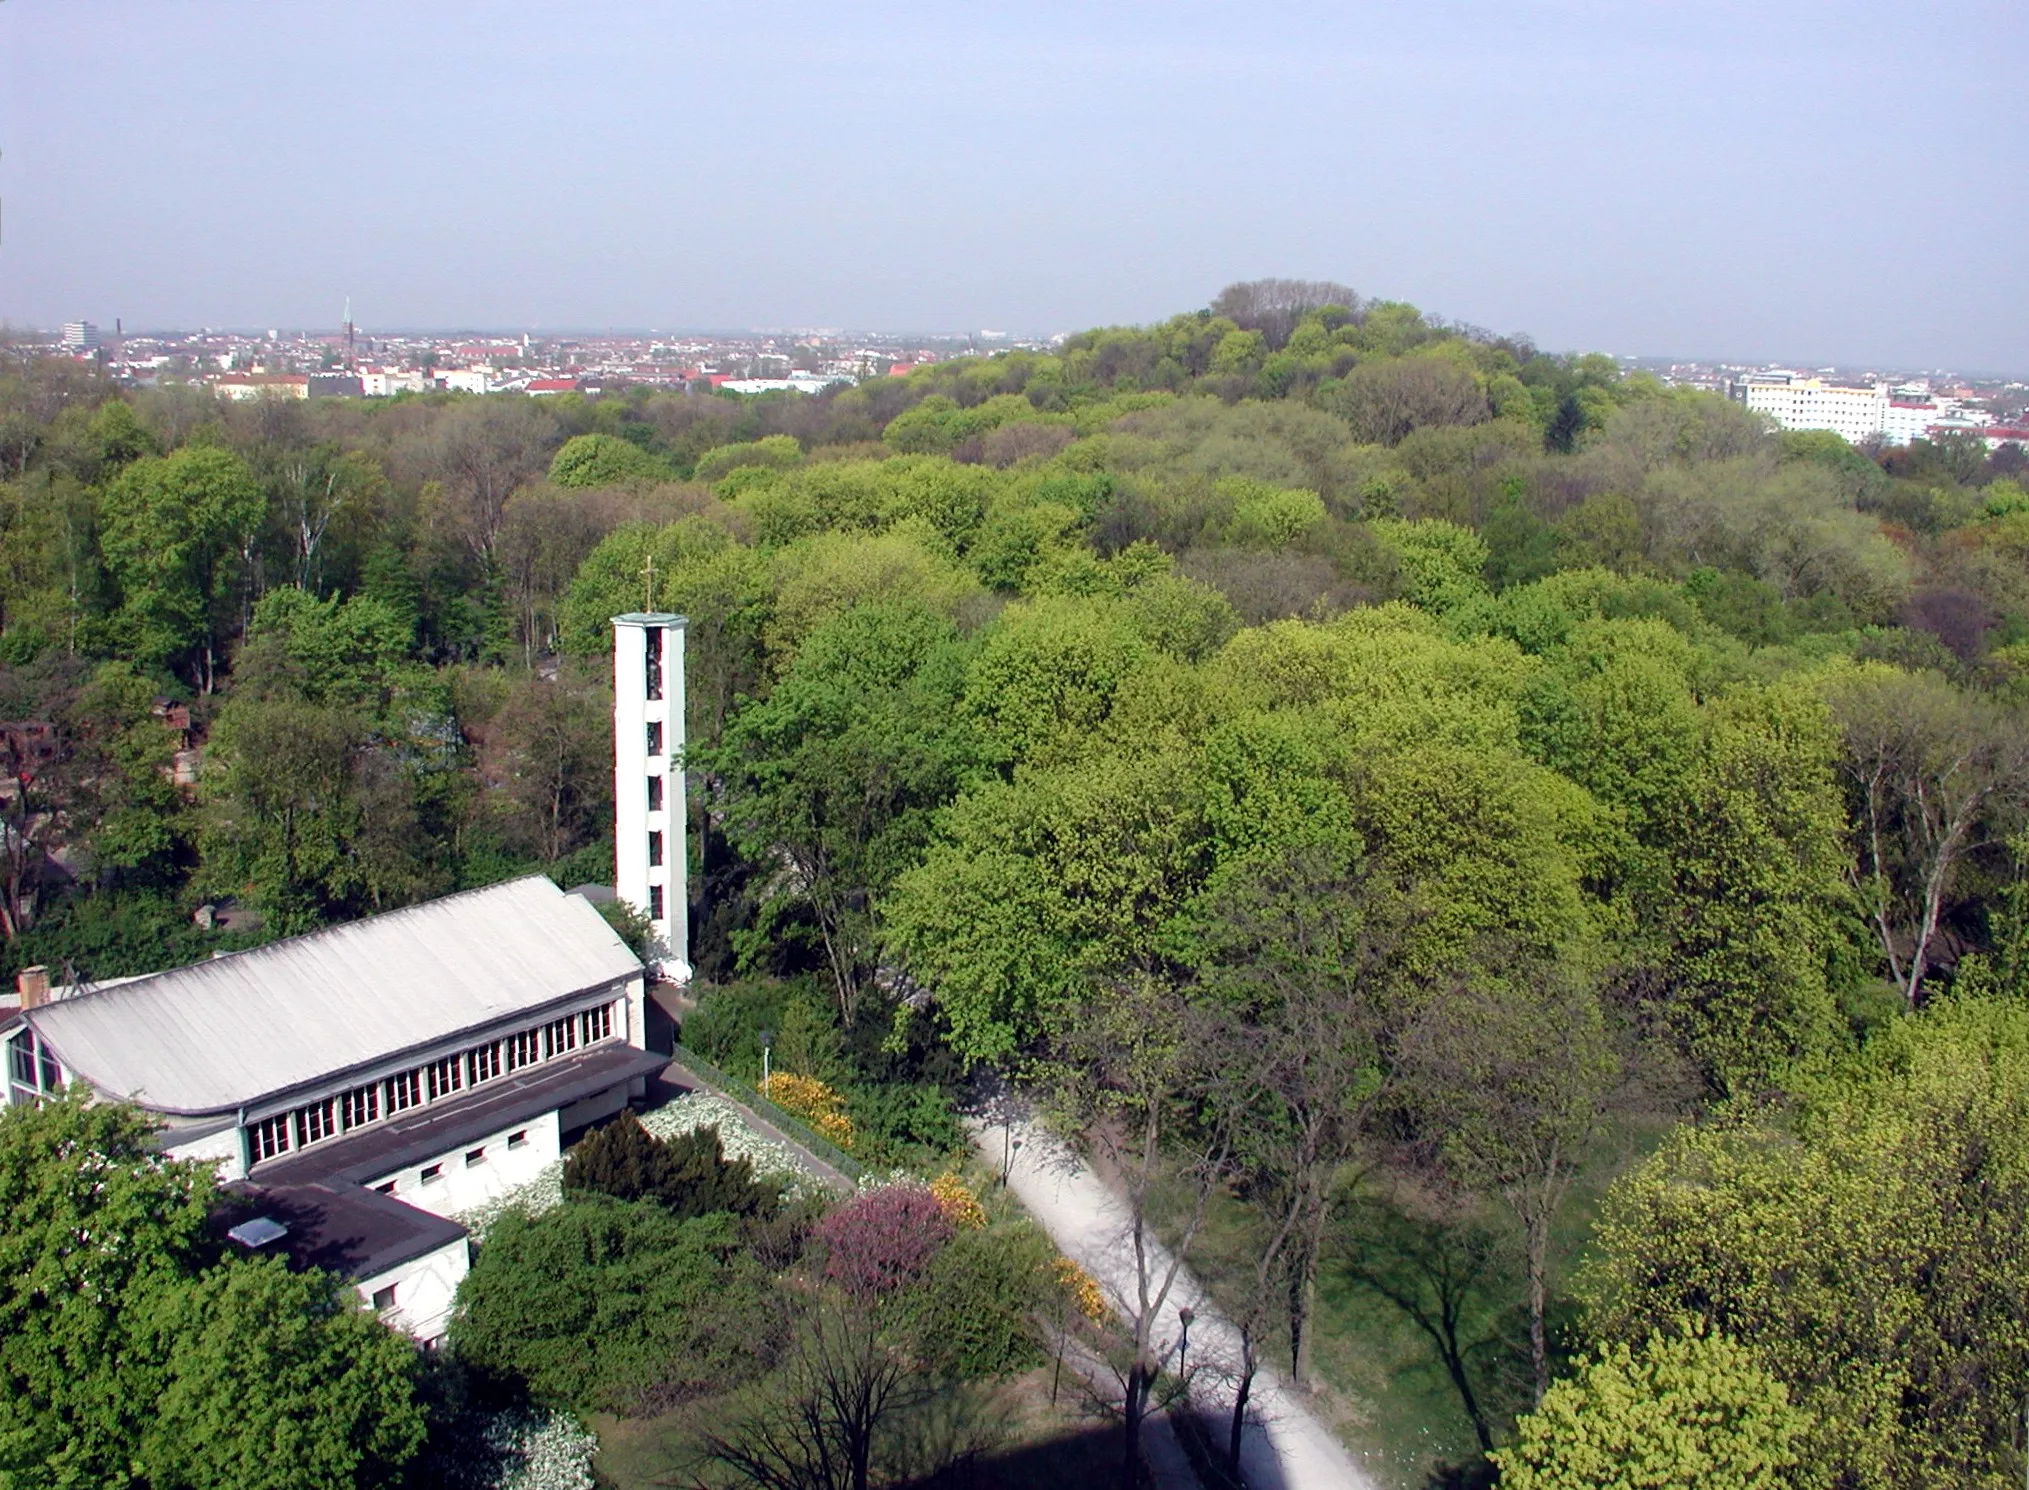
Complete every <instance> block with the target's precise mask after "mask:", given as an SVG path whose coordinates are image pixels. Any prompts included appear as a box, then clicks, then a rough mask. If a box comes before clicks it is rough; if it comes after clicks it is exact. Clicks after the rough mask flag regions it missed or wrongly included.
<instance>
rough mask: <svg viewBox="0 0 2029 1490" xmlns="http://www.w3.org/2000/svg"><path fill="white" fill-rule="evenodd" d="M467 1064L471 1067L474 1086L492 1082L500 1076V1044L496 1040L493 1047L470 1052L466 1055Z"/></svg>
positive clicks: (487, 1046) (482, 1047)
mask: <svg viewBox="0 0 2029 1490" xmlns="http://www.w3.org/2000/svg"><path fill="white" fill-rule="evenodd" d="M465 1064H466V1065H467V1066H468V1067H470V1076H471V1080H472V1085H474V1086H477V1085H479V1083H480V1082H482V1081H492V1080H493V1079H494V1078H495V1077H497V1076H499V1075H500V1042H499V1041H498V1040H495V1041H494V1042H493V1043H492V1044H491V1045H482V1046H480V1047H479V1048H478V1049H477V1050H468V1051H467V1052H466V1053H465Z"/></svg>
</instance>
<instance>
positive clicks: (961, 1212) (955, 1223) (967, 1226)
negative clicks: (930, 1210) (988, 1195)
mask: <svg viewBox="0 0 2029 1490" xmlns="http://www.w3.org/2000/svg"><path fill="white" fill-rule="evenodd" d="M930 1193H931V1194H932V1195H934V1196H936V1197H937V1209H938V1210H940V1211H942V1212H943V1213H944V1219H945V1220H946V1221H949V1222H950V1223H951V1225H952V1229H953V1230H956V1231H978V1230H980V1229H981V1228H983V1227H984V1226H985V1225H986V1207H985V1206H983V1205H981V1204H980V1203H979V1197H978V1196H977V1195H974V1194H973V1193H972V1191H971V1190H970V1189H969V1188H968V1187H967V1186H966V1183H965V1181H963V1180H961V1179H960V1178H959V1177H958V1176H957V1175H955V1174H950V1173H945V1174H940V1175H938V1176H937V1178H936V1179H934V1180H932V1181H930Z"/></svg>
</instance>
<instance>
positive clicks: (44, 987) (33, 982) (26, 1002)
mask: <svg viewBox="0 0 2029 1490" xmlns="http://www.w3.org/2000/svg"><path fill="white" fill-rule="evenodd" d="M14 990H15V992H17V993H19V994H20V995H21V1007H22V1008H24V1009H37V1008H40V1007H41V1006H42V1005H44V1004H46V1003H48V1002H49V969H48V968H46V967H25V968H23V969H22V970H21V971H20V972H18V973H16V974H15V975H14Z"/></svg>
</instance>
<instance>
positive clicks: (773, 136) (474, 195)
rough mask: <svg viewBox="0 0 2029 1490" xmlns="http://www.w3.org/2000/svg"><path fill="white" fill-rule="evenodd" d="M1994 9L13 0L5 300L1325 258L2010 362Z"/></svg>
mask: <svg viewBox="0 0 2029 1490" xmlns="http://www.w3.org/2000/svg"><path fill="white" fill-rule="evenodd" d="M2025 58H2029V45H2025V42H2024V31H2023V26H2022V15H2021V12H2020V9H2019V7H2018V6H2016V5H2011V4H2004V3H1999V0H1971V3H1960V4H1952V5H1943V4H1932V3H1918V0H1895V3H1876V0H1754V3H1734V0H1619V3H1603V0H1600V3H1585V0H1566V3H1496V0H1477V3H1467V0H1450V3H1447V0H1389V3H1387V4H1366V3H1354V0H1337V3H1319V4H1287V3H1273V0H1254V3H1241V0H1227V3H1220V4H1198V3H1192V0H1156V3H1148V4H1104V3H1096V0H1086V3H1066V4H1056V3H1049V0H1029V3H1025V4H1019V5H994V6H988V5H983V4H975V3H967V0H942V3H938V4H906V3H838V0H832V3H828V4H819V3H815V0H758V3H757V0H737V3H723V4H702V3H682V0H664V3H651V0H632V3H630V0H573V3H569V4H558V3H555V0H549V3H544V4H525V3H518V0H342V3H312V0H279V3H278V0H238V3H224V0H0V152H4V153H0V206H4V239H0V319H4V320H6V321H9V322H13V323H16V324H24V323H25V324H28V325H41V326H50V325H54V324H56V323H57V322H59V321H62V320H67V319H73V318H76V317H80V316H82V317H87V318H89V319H92V320H96V321H100V322H103V323H105V324H107V325H110V324H111V323H112V321H113V318H114V317H115V316H121V317H124V318H125V322H126V325H127V326H128V327H129V328H130V329H131V328H140V327H155V326H192V327H194V326H197V325H214V326H263V327H264V326H271V325H275V326H330V325H335V324H336V323H337V321H338V319H339V316H340V311H341V308H342V306H343V304H344V301H345V297H346V296H348V295H350V296H351V297H352V304H353V311H354V316H355V319H356V320H357V321H358V322H359V323H360V325H362V326H363V327H365V328H368V329H369V330H372V329H380V328H385V329H393V328H396V327H449V326H485V327H501V328H522V327H538V328H541V327H549V328H560V327H603V326H608V325H611V326H637V327H645V326H657V327H663V328H673V327H679V326H684V327H722V328H736V327H747V326H846V327H885V328H894V329H918V330H962V329H978V328H994V329H1007V330H1014V331H1020V332H1049V331H1059V330H1070V329H1075V328H1079V327H1083V326H1089V325H1094V324H1100V323H1108V322H1138V321H1148V320H1153V319H1157V318H1160V317H1163V316H1166V315H1169V314H1171V313H1173V312H1176V311H1180V310H1188V309H1191V308H1193V307H1196V306H1199V305H1203V304H1204V303H1206V301H1207V300H1209V298H1210V297H1211V296H1212V295H1213V294H1214V293H1215V292H1216V291H1217V290H1218V288H1219V287H1220V286H1221V285H1222V284H1224V283H1226V282H1228V281H1230V280H1234V279H1242V278H1254V277H1258V276H1263V275H1276V274H1281V275H1296V276H1303V277H1316V278H1330V279H1337V280H1342V281H1344V282H1346V283H1348V284H1351V285H1353V286H1354V287H1355V288H1357V289H1358V290H1360V291H1361V292H1362V293H1365V294H1369V295H1379V296H1387V297H1391V298H1399V299H1407V300H1413V301H1414V302H1415V303H1417V304H1418V305H1420V306H1422V307H1423V308H1425V309H1426V310H1430V311H1435V312H1438V313H1441V314H1444V315H1448V316H1453V317H1456V318H1459V319H1463V320H1468V321H1473V322H1477V323H1479V324H1481V325H1486V326H1491V327H1494V328H1496V329H1499V330H1504V331H1505V330H1516V331H1526V332H1529V333H1531V334H1533V335H1534V336H1535V337H1536V338H1537V339H1538V340H1539V341H1540V342H1541V343H1542V344H1543V345H1545V346H1548V347H1553V348H1585V349H1597V350H1604V351H1609V352H1617V353H1654V354H1661V353H1679V354H1687V355H1701V354H1702V355H1713V356H1739V357H1779V358H1785V359H1791V360H1795V361H1800V362H1817V361H1831V360H1834V359H1836V360H1841V361H1849V362H1857V361H1870V360H1872V361H1880V362H1884V363H1895V364H1901V365H1908V366H1930V365H1948V366H1957V367H1962V368H1987V369H2000V370H2010V371H2029V276H2025V274H2024V264H2025V248H2029V232H2025V229H2029V193H2025V191H2024V175H2023V172H2024V163H2025V160H2029V150H2025V146H2029V129H2025V127H2024V122H2023V121H2024V118H2025V111H2024V103H2025V97H2024V89H2023V76H2024V71H2023V64H2024V61H2025Z"/></svg>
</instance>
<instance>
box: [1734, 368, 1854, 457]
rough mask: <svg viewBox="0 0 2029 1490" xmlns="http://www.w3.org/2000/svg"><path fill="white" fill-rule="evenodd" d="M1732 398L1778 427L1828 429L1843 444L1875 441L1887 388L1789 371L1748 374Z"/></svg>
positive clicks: (1737, 386)
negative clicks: (1839, 381) (1807, 375)
mask: <svg viewBox="0 0 2029 1490" xmlns="http://www.w3.org/2000/svg"><path fill="white" fill-rule="evenodd" d="M1735 397H1737V398H1738V399H1739V400H1740V402H1742V403H1744V404H1746V405H1747V407H1748V408H1750V409H1752V410H1753V411H1754V412H1755V413H1757V414H1766V415H1768V417H1769V418H1771V419H1773V420H1774V421H1775V422H1776V423H1777V424H1779V425H1781V426H1782V427H1783V428H1784V429H1829V430H1833V431H1835V432H1837V433H1838V434H1839V435H1841V436H1843V437H1844V438H1845V439H1846V440H1847V441H1848V442H1849V443H1851V444H1854V445H1858V444H1861V443H1862V442H1863V441H1866V440H1872V439H1878V438H1880V436H1881V434H1882V431H1883V428H1884V426H1885V424H1886V422H1887V414H1888V385H1887V384H1886V383H1872V384H1868V385H1866V386H1863V387H1854V386H1851V385H1849V384H1842V383H1827V382H1826V381H1825V380H1824V379H1823V378H1805V377H1799V376H1798V375H1797V374H1795V373H1780V372H1777V373H1752V374H1750V375H1749V376H1748V377H1747V378H1745V379H1744V380H1742V381H1741V382H1740V383H1738V384H1736V385H1735Z"/></svg>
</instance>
